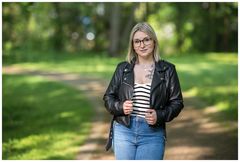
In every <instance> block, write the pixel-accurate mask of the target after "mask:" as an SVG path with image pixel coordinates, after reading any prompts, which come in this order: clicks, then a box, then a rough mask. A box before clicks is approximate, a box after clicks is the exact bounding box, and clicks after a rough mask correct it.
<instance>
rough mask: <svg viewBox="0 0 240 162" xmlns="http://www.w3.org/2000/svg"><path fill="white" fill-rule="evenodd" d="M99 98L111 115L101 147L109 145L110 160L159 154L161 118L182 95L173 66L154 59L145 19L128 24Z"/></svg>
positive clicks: (174, 109)
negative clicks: (123, 51) (122, 49)
mask: <svg viewBox="0 0 240 162" xmlns="http://www.w3.org/2000/svg"><path fill="white" fill-rule="evenodd" d="M103 99H104V102H105V107H106V109H107V110H108V111H109V112H110V113H111V114H112V115H113V120H112V124H111V129H110V134H109V140H108V143H107V145H106V149H107V150H108V149H109V148H110V147H111V145H112V144H113V150H114V154H115V157H116V159H124V160H133V159H136V160H143V159H145V160H160V159H163V155H164V149H165V139H166V130H165V123H166V122H169V121H171V120H173V118H175V117H176V116H178V114H179V113H180V111H181V110H182V108H183V98H182V93H181V88H180V84H179V80H178V76H177V72H176V69H175V66H174V65H173V64H171V63H169V62H167V61H164V60H161V59H160V58H159V55H158V40H157V37H156V34H155V32H154V30H153V28H152V27H151V26H150V25H149V24H148V23H145V22H144V23H138V24H136V25H135V26H134V27H133V29H132V31H131V34H130V40H129V50H128V54H127V61H125V62H121V63H119V64H118V66H117V68H116V70H115V73H114V75H113V77H112V80H111V82H110V84H109V86H108V88H107V90H106V93H105V94H104V97H103ZM112 139H113V140H112Z"/></svg>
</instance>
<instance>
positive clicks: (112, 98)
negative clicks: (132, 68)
mask: <svg viewBox="0 0 240 162" xmlns="http://www.w3.org/2000/svg"><path fill="white" fill-rule="evenodd" d="M121 71H122V70H121V63H120V64H118V66H117V68H116V70H115V72H114V74H113V76H112V79H111V81H110V83H109V85H108V88H107V90H106V92H105V94H104V96H103V100H104V105H105V107H106V109H107V111H108V112H110V113H111V114H112V115H114V116H122V115H124V112H123V102H121V101H120V100H119V97H118V91H119V87H120V84H121V78H122V72H121Z"/></svg>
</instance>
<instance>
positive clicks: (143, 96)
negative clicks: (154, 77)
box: [131, 83, 151, 118]
mask: <svg viewBox="0 0 240 162" xmlns="http://www.w3.org/2000/svg"><path fill="white" fill-rule="evenodd" d="M150 90H151V83H147V84H138V83H135V84H134V91H133V98H132V101H133V112H132V113H131V115H132V116H139V117H143V118H145V114H146V111H147V110H148V109H149V108H150Z"/></svg>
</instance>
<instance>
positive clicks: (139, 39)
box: [133, 36, 150, 40]
mask: <svg viewBox="0 0 240 162" xmlns="http://www.w3.org/2000/svg"><path fill="white" fill-rule="evenodd" d="M145 38H150V37H149V36H146V37H144V38H143V39H145ZM143 39H139V38H135V39H133V40H143Z"/></svg>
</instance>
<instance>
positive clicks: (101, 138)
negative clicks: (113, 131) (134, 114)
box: [3, 66, 238, 160]
mask: <svg viewBox="0 0 240 162" xmlns="http://www.w3.org/2000/svg"><path fill="white" fill-rule="evenodd" d="M3 73H6V74H27V75H32V76H42V77H45V78H46V79H48V80H53V81H58V82H63V83H65V84H67V85H70V86H72V87H74V88H76V89H78V90H80V91H82V92H84V93H85V95H86V97H87V98H88V100H89V101H90V103H91V104H92V106H93V108H94V110H95V114H94V118H93V126H92V129H91V133H90V135H89V137H88V139H87V140H86V142H85V143H84V144H83V145H82V146H80V148H79V153H78V155H77V157H76V159H78V160H113V159H114V156H113V152H112V151H108V152H106V151H105V149H104V146H105V142H106V139H107V136H108V129H109V123H110V115H109V114H108V113H107V111H106V110H105V108H104V106H103V101H102V96H103V94H104V91H105V90H106V87H107V84H108V81H105V80H102V79H99V78H95V77H88V76H82V75H78V74H70V73H59V72H44V71H33V70H26V69H22V68H18V67H14V66H9V67H3ZM183 96H184V104H185V107H184V109H183V111H182V112H181V113H180V115H179V116H178V117H177V118H176V119H175V120H174V121H172V122H170V123H168V124H167V136H168V140H167V143H166V151H165V157H164V159H166V160H206V159H208V160H212V159H215V160H218V159H219V160H220V159H222V160H223V159H238V141H237V137H238V136H237V122H232V121H226V122H224V124H220V123H218V122H216V121H215V120H213V115H214V114H216V108H215V107H209V108H207V109H204V110H203V109H200V108H203V107H206V104H204V102H202V101H200V100H199V99H197V98H191V97H187V95H185V94H183Z"/></svg>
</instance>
